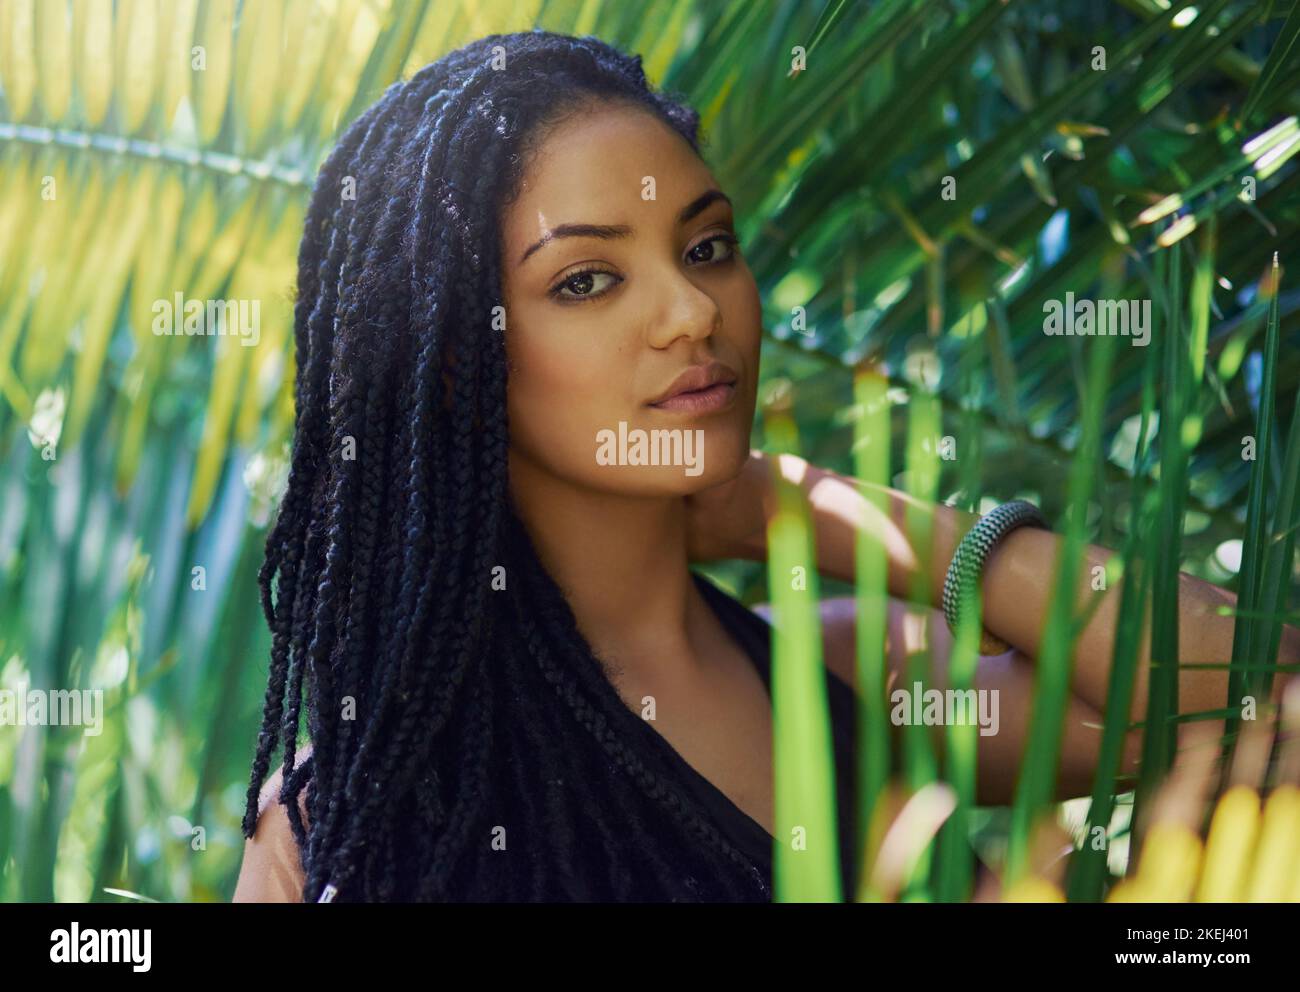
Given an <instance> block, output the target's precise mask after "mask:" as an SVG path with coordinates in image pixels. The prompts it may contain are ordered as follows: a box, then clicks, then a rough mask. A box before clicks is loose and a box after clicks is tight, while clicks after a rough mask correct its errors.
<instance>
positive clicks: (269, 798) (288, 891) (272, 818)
mask: <svg viewBox="0 0 1300 992" xmlns="http://www.w3.org/2000/svg"><path fill="white" fill-rule="evenodd" d="M310 753H311V748H310V747H307V748H304V749H302V750H300V751H299V752H298V754H297V762H296V764H301V763H302V762H303V761H304V760H305V759H306V758H307V757H308V756H309V755H310ZM283 781H284V769H283V768H277V769H276V771H275V773H274V774H273V775H271V777H270V778H268V779H267V780H266V784H265V785H263V786H262V790H261V792H260V793H258V798H257V828H256V829H255V830H254V831H253V836H252V837H250V838H248V839H247V840H246V841H245V842H244V861H243V864H242V865H241V866H240V869H239V880H238V881H237V882H236V883H235V895H234V898H233V900H232V901H233V902H300V901H301V898H302V887H303V885H304V884H305V883H306V876H305V875H304V873H303V870H302V860H301V855H300V853H299V850H298V841H297V838H296V837H295V836H294V834H293V827H292V826H291V825H290V823H289V814H288V811H287V810H286V809H285V807H284V804H283V803H282V802H280V798H279V796H280V787H281V784H282V783H283ZM298 810H299V812H300V813H301V815H302V820H303V823H304V824H305V823H306V822H307V790H306V788H303V789H302V790H300V791H299V793H298Z"/></svg>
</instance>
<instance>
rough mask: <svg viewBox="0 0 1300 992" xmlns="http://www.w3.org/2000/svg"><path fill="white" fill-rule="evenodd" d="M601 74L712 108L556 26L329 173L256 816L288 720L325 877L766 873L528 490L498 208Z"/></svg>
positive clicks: (269, 610) (511, 887) (454, 879)
mask: <svg viewBox="0 0 1300 992" xmlns="http://www.w3.org/2000/svg"><path fill="white" fill-rule="evenodd" d="M591 99H603V100H613V101H621V102H624V103H627V104H629V105H632V106H636V107H640V108H645V109H648V110H650V111H651V112H653V113H655V114H657V115H658V116H659V117H660V119H662V120H664V121H665V122H666V123H668V124H669V125H670V126H671V127H673V128H674V129H675V130H676V131H677V133H679V134H680V135H681V136H682V137H683V138H684V139H686V140H687V141H688V142H689V143H690V145H691V147H692V148H693V149H695V150H696V153H697V154H698V153H699V144H698V136H697V132H698V128H699V116H698V114H697V113H696V112H695V111H693V110H692V109H690V108H689V107H687V106H685V105H682V104H679V103H676V102H673V101H672V100H670V99H668V98H667V97H665V96H663V95H662V94H659V93H656V92H652V90H651V89H650V87H649V84H648V83H647V81H646V78H645V74H644V72H643V70H642V67H641V59H640V57H639V56H628V55H626V54H623V53H621V52H619V51H618V50H616V49H614V48H612V47H610V46H609V45H607V44H605V43H603V42H601V41H599V40H597V39H595V38H592V37H583V38H574V37H569V36H566V35H560V34H554V33H551V32H545V31H541V30H534V31H530V32H520V33H515V34H494V35H489V36H487V37H484V38H482V39H480V40H478V41H476V42H473V43H472V44H469V45H466V46H464V47H463V48H460V49H458V50H456V51H454V52H452V53H450V54H448V55H446V56H445V57H443V58H441V59H439V60H438V61H436V62H434V63H432V64H430V65H428V66H426V67H425V68H423V69H422V70H421V71H420V72H418V73H417V74H416V75H415V76H413V77H412V78H411V79H409V80H407V81H405V82H399V83H395V84H393V85H392V86H390V87H389V88H388V89H387V91H386V92H385V93H384V94H383V96H382V97H381V98H380V99H379V100H378V101H377V102H376V103H375V104H374V105H373V106H371V107H370V108H369V109H368V110H366V111H365V113H363V114H362V115H361V116H360V117H359V118H357V120H356V121H355V122H354V123H352V124H351V126H349V127H348V129H347V130H346V131H345V132H344V134H343V136H342V138H341V139H340V141H339V142H338V144H337V146H336V147H335V148H334V149H333V151H332V153H331V154H330V155H329V157H328V159H327V160H326V162H325V164H324V165H323V166H322V168H321V171H320V174H319V177H318V178H317V182H316V186H315V189H314V192H313V195H312V199H311V203H310V207H309V210H308V213H307V219H306V225H305V231H304V233H303V238H302V243H301V248H300V251H299V255H298V295H297V298H296V302H295V308H294V341H295V350H296V357H297V371H296V380H295V401H296V405H295V410H296V412H295V425H294V441H293V453H292V461H291V465H290V472H289V481H288V488H287V491H286V493H285V496H284V498H283V501H282V503H281V506H280V509H279V513H278V516H277V518H276V520H275V523H274V526H273V527H272V529H271V531H270V534H269V536H268V538H267V544H266V559H265V562H264V564H263V566H262V569H261V572H260V574H259V585H260V587H261V592H262V607H263V610H264V612H265V614H266V618H267V622H268V624H269V625H270V629H271V634H272V647H271V660H270V674H269V681H268V686H267V691H266V699H265V709H264V715H263V722H262V728H261V731H260V734H259V737H258V742H257V753H256V757H255V758H254V761H253V767H252V775H251V781H250V785H249V790H248V802H247V806H246V810H245V816H244V821H243V830H244V834H245V835H246V836H248V837H251V836H252V835H253V833H254V831H255V829H256V825H257V819H258V808H257V807H258V803H257V799H258V794H259V791H260V785H261V783H262V782H263V780H264V779H265V777H266V775H267V773H268V771H269V769H270V765H271V760H272V754H273V752H274V751H275V750H276V748H277V747H279V746H280V745H283V748H284V761H283V782H282V787H281V790H280V795H279V801H280V802H282V803H283V804H284V805H285V807H286V811H287V815H288V817H289V821H290V824H291V827H292V830H293V833H294V835H295V837H296V838H297V842H298V847H299V851H300V854H301V858H302V863H303V870H304V874H305V877H306V882H305V886H304V889H303V892H302V898H303V900H304V901H308V902H315V901H320V900H321V898H322V895H323V894H324V898H326V899H330V898H332V899H333V900H334V901H380V900H393V901H415V900H420V901H423V900H442V901H449V900H470V901H489V900H491V901H498V900H511V901H513V900H533V901H540V900H557V899H584V900H624V899H647V900H712V899H718V900H735V901H740V900H754V901H766V900H768V899H770V898H771V893H770V884H769V880H768V878H767V877H765V874H764V872H763V871H762V870H761V869H760V868H759V867H758V866H757V865H755V864H754V863H753V862H752V860H751V859H750V858H748V857H746V856H745V855H744V854H743V853H742V852H740V851H739V850H738V849H736V848H735V847H734V846H733V845H732V844H730V843H729V842H728V841H727V839H726V838H725V837H724V836H722V834H721V833H720V832H719V831H718V830H717V829H716V828H715V827H714V826H713V825H712V823H711V822H710V821H709V820H708V819H707V818H706V817H705V816H704V815H702V810H701V809H700V808H699V807H698V806H697V805H696V804H695V803H694V802H693V801H691V800H690V799H689V798H688V797H687V795H686V794H685V793H683V792H681V791H680V790H679V789H678V788H677V787H676V786H674V784H673V783H672V782H671V781H670V780H669V776H668V775H667V774H666V771H667V769H668V767H669V766H668V765H666V764H665V755H664V754H663V752H662V748H661V747H659V746H658V745H657V744H656V742H655V741H654V740H653V739H652V738H653V732H650V731H649V730H648V728H647V727H645V726H644V725H642V724H641V720H640V718H639V716H637V715H636V714H635V713H633V712H632V711H631V710H630V709H629V708H628V707H627V706H626V704H624V703H623V701H622V700H621V699H620V698H619V696H618V694H617V693H616V691H615V690H614V688H613V686H612V684H611V683H610V681H609V679H608V677H607V675H606V674H605V671H604V669H603V668H602V664H601V662H600V661H599V660H598V659H597V658H596V657H595V656H594V655H593V653H592V650H591V648H590V646H589V645H588V644H587V643H586V641H585V640H584V639H583V637H582V636H581V634H580V633H579V631H578V628H577V625H576V623H575V620H574V617H573V614H572V612H571V609H570V607H569V605H568V603H567V601H566V600H565V598H564V596H563V594H562V593H561V591H560V589H559V588H558V586H557V585H556V583H555V582H554V580H553V579H552V578H551V576H550V575H549V574H548V573H547V572H546V571H545V569H544V568H543V566H542V564H541V562H540V560H539V558H538V556H537V554H536V552H535V549H534V547H533V545H532V543H531V541H530V539H529V535H528V534H527V532H526V531H525V529H524V526H523V524H522V523H521V521H520V519H519V518H518V516H517V515H516V514H515V512H514V511H513V508H512V507H511V504H510V496H509V492H508V487H507V446H508V443H509V437H508V433H507V423H506V383H507V365H506V355H505V345H504V333H503V331H501V330H500V329H498V328H497V327H496V326H495V325H494V321H493V315H494V310H493V308H494V307H495V306H498V305H500V304H501V302H502V291H501V272H500V264H499V250H500V230H499V226H498V225H499V216H498V210H499V209H500V208H501V207H502V205H504V204H508V203H510V202H512V198H513V197H514V196H516V195H517V192H518V189H519V181H520V178H521V174H522V170H523V169H524V167H525V165H526V163H527V161H528V154H529V151H530V149H532V148H534V147H535V146H536V143H537V142H538V141H540V139H541V136H542V135H544V134H545V133H546V129H547V127H548V126H551V125H554V124H556V123H557V122H559V121H560V120H562V119H563V115H564V114H565V113H566V111H568V112H572V111H573V110H575V109H576V108H578V107H580V106H582V105H583V104H584V101H587V100H591ZM349 194H350V195H349ZM503 586H504V588H502V587H503ZM304 697H305V700H306V707H307V728H308V736H309V738H310V742H311V752H310V754H309V755H304V756H303V757H302V758H301V759H299V757H298V755H297V747H298V741H297V738H298V733H299V724H300V715H301V708H302V702H303V699H304ZM304 788H305V789H306V810H307V820H306V823H304V821H303V818H302V816H301V814H300V812H299V807H298V801H299V800H298V797H299V794H300V793H301V791H302V790H303V789H304Z"/></svg>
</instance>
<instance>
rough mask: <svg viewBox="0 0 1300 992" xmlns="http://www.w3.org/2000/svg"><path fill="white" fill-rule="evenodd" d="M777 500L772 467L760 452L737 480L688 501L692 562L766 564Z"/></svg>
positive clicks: (751, 455) (753, 453)
mask: <svg viewBox="0 0 1300 992" xmlns="http://www.w3.org/2000/svg"><path fill="white" fill-rule="evenodd" d="M774 496H775V493H774V490H773V485H772V466H771V462H770V460H769V459H768V457H767V456H766V455H764V454H763V453H762V452H761V451H757V450H751V451H750V453H749V459H748V460H747V461H746V462H745V465H744V467H743V468H742V469H741V470H740V474H739V475H737V476H736V477H735V478H734V479H731V480H730V481H728V482H724V483H722V484H721V485H717V486H714V487H712V488H711V489H705V490H703V491H701V492H698V493H696V494H695V495H694V496H687V497H686V551H687V555H688V556H689V558H690V560H691V561H716V560H718V559H721V558H745V559H750V560H758V559H761V558H763V557H764V555H765V554H766V553H767V520H768V517H769V516H770V513H771V510H772V508H773V506H774Z"/></svg>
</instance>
